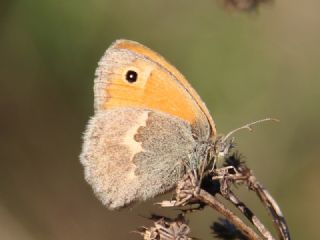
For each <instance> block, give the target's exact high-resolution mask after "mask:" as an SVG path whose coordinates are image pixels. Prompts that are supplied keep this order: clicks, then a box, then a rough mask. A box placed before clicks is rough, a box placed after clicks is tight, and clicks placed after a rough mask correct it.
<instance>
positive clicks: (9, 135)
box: [0, 0, 320, 240]
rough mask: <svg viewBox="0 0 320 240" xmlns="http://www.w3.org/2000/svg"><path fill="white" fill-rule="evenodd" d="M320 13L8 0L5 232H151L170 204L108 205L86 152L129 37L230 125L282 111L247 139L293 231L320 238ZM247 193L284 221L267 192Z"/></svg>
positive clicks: (0, 36) (1, 199) (197, 4)
mask: <svg viewBox="0 0 320 240" xmlns="http://www.w3.org/2000/svg"><path fill="white" fill-rule="evenodd" d="M319 9H320V2H319V1H317V0H306V1H299V0H279V1H277V0H276V1H275V3H274V4H271V5H265V6H261V7H260V9H259V11H258V12H254V13H250V14H248V13H239V12H233V11H226V10H225V9H224V8H223V7H222V5H221V4H218V3H217V1H216V0H202V1H192V0H174V1H173V0H157V1H150V0H140V1H131V0H117V1H110V0H92V1H76V0H68V1H65V0H55V1H54V0H47V1H35V0H30V1H23V0H2V1H1V3H0V56H1V58H0V80H1V82H0V83H1V85H0V89H1V94H0V107H1V108H0V110H1V118H0V129H1V133H0V144H1V145H0V146H1V150H0V154H1V155H0V238H1V239H4V240H7V239H8V240H9V239H10V240H22V239H23V240H29V239H30V240H31V239H32V240H38V239H39V240H51V239H52V240H53V239H61V240H73V239H77V240H82V239H83V240H85V239H95V240H100V239H101V240H102V239H139V236H138V235H136V234H134V233H132V232H131V231H133V230H135V229H136V227H138V226H141V225H148V224H149V223H150V222H149V221H148V220H146V219H145V218H144V217H145V216H148V214H149V213H151V212H156V213H163V211H162V210H161V209H159V208H158V207H156V206H153V205H152V201H149V202H147V203H138V204H136V205H134V206H132V207H130V208H128V209H124V210H121V211H114V212H110V211H108V210H107V209H106V208H104V207H103V206H102V205H101V204H100V202H99V201H98V200H97V199H96V198H95V197H94V195H93V193H92V191H91V188H90V187H89V185H88V184H87V183H86V182H85V181H84V179H83V170H82V167H81V165H80V163H79V161H78V155H79V153H80V149H81V144H82V141H81V136H82V132H83V130H84V128H85V125H86V122H87V120H88V118H89V116H90V115H92V113H93V91H92V88H93V77H94V71H95V68H96V66H97V61H98V60H99V58H100V57H101V56H102V54H103V53H104V51H105V49H106V48H107V47H108V46H109V45H110V44H111V42H112V41H114V40H115V39H119V38H126V39H131V40H136V41H139V42H141V43H143V44H145V45H147V46H149V47H150V48H152V49H154V50H156V51H158V52H159V53H161V54H162V55H163V56H165V57H166V58H167V59H168V60H169V61H170V62H171V63H173V64H174V65H175V66H176V67H177V68H178V69H179V70H181V72H182V73H183V74H184V75H185V76H186V77H187V79H189V81H190V82H191V83H192V85H193V86H194V87H195V89H196V90H197V91H198V92H199V94H200V95H201V96H202V98H203V100H204V101H205V102H206V104H207V106H208V107H209V109H210V111H211V113H212V115H213V117H214V119H215V122H216V124H217V129H218V131H219V132H220V133H226V132H228V131H230V130H232V129H234V128H236V127H239V126H241V125H243V124H245V123H248V122H251V121H253V120H257V119H261V118H264V117H267V116H272V117H277V118H279V119H280V120H281V122H280V123H279V124H272V123H266V124H263V125H260V126H257V127H255V131H254V132H252V133H250V132H245V131H243V132H241V133H239V134H237V136H236V139H237V142H238V148H239V150H240V151H241V152H242V153H243V154H244V156H245V157H246V160H247V162H248V165H249V166H251V168H252V169H253V170H254V172H255V174H256V176H257V177H258V178H259V179H260V181H261V182H262V183H263V184H264V185H265V186H266V187H267V188H268V189H269V190H270V192H271V193H272V194H273V196H274V197H275V199H276V200H277V201H278V202H279V204H280V206H281V207H282V210H283V212H284V214H285V216H286V218H287V222H288V224H289V227H290V229H291V234H292V236H293V238H294V239H320V232H319V229H318V227H319V220H318V217H319V214H320V207H319V200H320V187H319V183H320V174H319V170H320V161H319V155H320V138H319V135H320V127H319V120H320V111H319V109H320V106H319V105H320V102H319V101H320V47H319V43H320V15H319ZM240 194H241V197H242V198H243V199H245V200H246V201H247V202H248V204H249V206H250V207H252V208H253V209H254V210H255V211H256V213H257V214H258V215H259V216H260V217H261V218H262V219H263V220H264V221H267V222H268V226H272V225H271V223H270V221H269V220H268V217H267V215H266V214H265V211H264V209H262V208H261V206H260V203H259V201H258V200H257V199H256V198H255V196H254V195H252V194H251V193H250V194H249V193H248V192H246V191H242V192H240ZM169 197H170V195H169ZM158 200H159V199H158ZM166 214H169V215H170V214H172V215H175V214H176V212H174V211H172V210H171V211H170V210H168V211H167V212H166ZM216 217H217V213H215V212H214V211H212V210H211V209H206V210H205V211H200V212H196V213H192V214H190V215H189V219H190V224H191V227H192V235H193V236H195V237H199V238H202V239H209V236H210V230H209V225H210V224H211V223H212V221H213V220H214V219H215V218H216Z"/></svg>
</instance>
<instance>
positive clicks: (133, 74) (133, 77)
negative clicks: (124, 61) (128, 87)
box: [126, 70, 138, 83]
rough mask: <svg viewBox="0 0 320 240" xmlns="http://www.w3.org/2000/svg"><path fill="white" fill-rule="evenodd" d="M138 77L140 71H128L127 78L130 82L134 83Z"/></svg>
mask: <svg viewBox="0 0 320 240" xmlns="http://www.w3.org/2000/svg"><path fill="white" fill-rule="evenodd" d="M137 79H138V73H137V72H136V71H133V70H129V71H128V72H127V73H126V80H127V81H128V82H129V83H134V82H136V81H137Z"/></svg>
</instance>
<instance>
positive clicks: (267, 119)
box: [222, 118, 280, 142]
mask: <svg viewBox="0 0 320 240" xmlns="http://www.w3.org/2000/svg"><path fill="white" fill-rule="evenodd" d="M268 121H273V122H280V120H278V119H276V118H265V119H260V120H257V121H254V122H251V123H248V124H246V125H244V126H242V127H239V128H236V129H234V130H232V131H231V132H229V133H228V134H227V135H226V136H225V137H224V138H223V139H222V142H224V141H226V140H227V139H228V138H229V137H230V136H231V135H233V134H234V133H236V132H238V131H240V130H242V129H248V130H249V131H252V130H253V129H252V126H253V125H256V124H259V123H262V122H268Z"/></svg>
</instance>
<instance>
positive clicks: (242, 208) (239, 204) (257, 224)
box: [223, 190, 275, 240]
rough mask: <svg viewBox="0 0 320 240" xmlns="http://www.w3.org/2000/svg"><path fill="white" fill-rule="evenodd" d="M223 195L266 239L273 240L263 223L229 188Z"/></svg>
mask: <svg viewBox="0 0 320 240" xmlns="http://www.w3.org/2000/svg"><path fill="white" fill-rule="evenodd" d="M223 196H224V197H225V198H226V199H227V200H229V201H230V202H231V203H232V204H233V205H234V206H236V207H237V208H238V209H239V210H240V211H241V212H242V213H243V215H244V216H246V218H247V219H248V220H249V221H250V222H251V223H252V224H253V225H254V226H255V227H256V229H257V230H258V231H259V232H260V233H261V235H262V236H263V237H264V238H265V239H268V240H275V238H274V237H273V236H272V235H271V233H270V232H269V231H268V230H267V229H266V227H265V226H264V225H263V223H262V222H261V221H260V220H259V218H258V217H257V216H256V215H254V213H253V212H252V211H251V210H250V209H249V208H248V207H247V206H246V205H245V204H244V203H243V202H241V201H240V200H239V198H238V197H237V196H236V195H235V194H234V193H233V192H232V191H231V190H229V191H228V192H227V193H224V194H223Z"/></svg>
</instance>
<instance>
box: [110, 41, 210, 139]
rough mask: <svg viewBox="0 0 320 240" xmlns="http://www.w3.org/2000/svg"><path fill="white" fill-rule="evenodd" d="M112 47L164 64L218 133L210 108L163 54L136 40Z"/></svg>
mask: <svg viewBox="0 0 320 240" xmlns="http://www.w3.org/2000/svg"><path fill="white" fill-rule="evenodd" d="M112 47H113V48H119V49H121V48H122V49H128V50H131V51H132V52H135V53H138V54H141V55H143V56H146V57H148V58H150V59H152V60H153V61H154V62H157V63H159V64H160V65H162V66H163V67H165V68H166V69H167V70H168V71H170V72H171V73H172V74H173V75H174V76H175V77H176V78H177V79H178V81H179V82H180V83H181V84H182V85H183V86H184V87H185V88H186V89H187V91H188V92H189V93H190V95H191V96H192V97H193V99H194V100H195V101H196V103H197V104H198V106H199V108H200V109H201V110H202V111H203V113H204V114H205V115H206V117H207V119H208V121H209V123H210V125H211V128H212V135H215V134H216V128H215V123H214V121H213V119H212V117H211V114H210V112H209V110H208V108H207V107H206V105H205V104H204V102H203V101H202V100H201V98H200V96H199V95H198V94H197V92H196V91H195V90H194V89H193V87H192V86H191V85H190V83H189V82H188V81H187V80H186V79H185V77H184V76H183V75H182V74H181V73H180V72H179V71H178V70H177V69H176V68H175V67H174V66H173V65H171V64H170V63H168V62H167V61H166V60H165V59H164V58H163V57H162V56H160V55H159V54H157V53H156V52H154V51H152V50H151V49H149V48H147V47H145V46H143V45H142V44H139V43H137V42H134V41H128V40H118V41H116V42H115V43H114V45H113V46H112Z"/></svg>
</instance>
